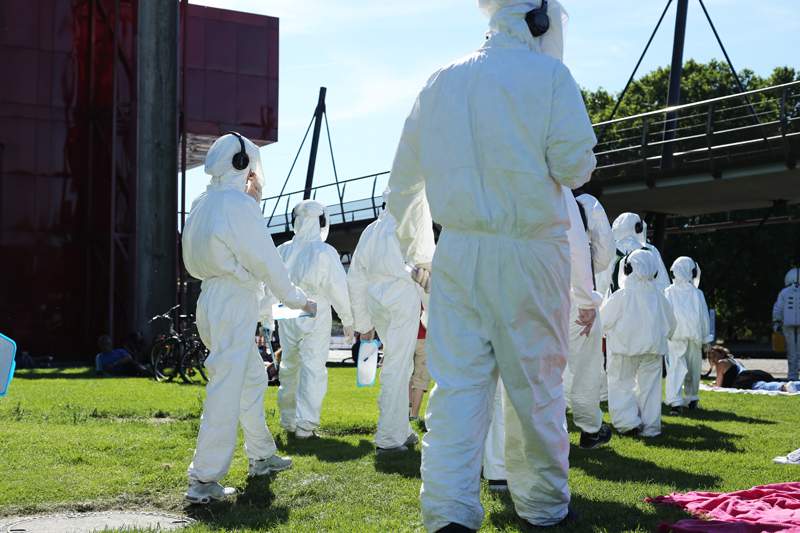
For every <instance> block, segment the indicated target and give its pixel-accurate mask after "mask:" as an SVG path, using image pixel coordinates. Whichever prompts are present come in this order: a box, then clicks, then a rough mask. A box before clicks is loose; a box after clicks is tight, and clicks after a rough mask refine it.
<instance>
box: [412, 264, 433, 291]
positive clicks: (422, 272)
mask: <svg viewBox="0 0 800 533" xmlns="http://www.w3.org/2000/svg"><path fill="white" fill-rule="evenodd" d="M415 266H416V267H417V271H416V272H415V273H414V281H416V282H417V283H419V285H420V287H422V288H423V289H425V292H426V293H428V294H430V293H431V270H432V265H431V264H430V263H419V264H417V265H415Z"/></svg>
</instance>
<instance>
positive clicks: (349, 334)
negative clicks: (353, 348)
mask: <svg viewBox="0 0 800 533" xmlns="http://www.w3.org/2000/svg"><path fill="white" fill-rule="evenodd" d="M355 336H356V330H354V329H353V326H345V327H344V342H345V343H346V344H350V343H351V342H353V339H354V338H355Z"/></svg>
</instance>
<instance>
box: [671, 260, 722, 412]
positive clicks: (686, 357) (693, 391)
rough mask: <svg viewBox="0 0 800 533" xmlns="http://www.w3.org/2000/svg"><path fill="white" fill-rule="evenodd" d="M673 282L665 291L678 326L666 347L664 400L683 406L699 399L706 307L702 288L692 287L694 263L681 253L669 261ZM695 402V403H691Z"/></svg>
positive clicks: (707, 334)
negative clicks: (667, 353)
mask: <svg viewBox="0 0 800 533" xmlns="http://www.w3.org/2000/svg"><path fill="white" fill-rule="evenodd" d="M670 270H671V271H672V276H673V279H672V285H670V286H669V287H668V288H667V290H666V292H665V293H664V294H665V296H666V297H667V301H668V302H669V303H670V305H671V306H672V312H673V313H674V314H675V320H676V321H677V327H676V328H675V333H673V334H672V338H671V339H670V341H669V343H668V346H669V356H668V365H667V379H666V381H665V382H664V393H665V397H664V403H665V404H667V405H669V406H672V407H682V406H684V405H689V404H690V403H692V402H699V401H700V396H699V394H698V391H699V390H700V374H701V373H702V366H703V352H702V349H703V345H704V344H707V343H709V342H711V341H712V340H713V339H712V337H711V326H710V323H709V320H708V307H707V306H706V299H705V296H703V293H702V291H700V289H698V288H697V287H695V286H694V281H695V279H696V278H697V277H698V276H699V270H700V269H699V268H698V266H697V263H695V262H694V260H692V258H690V257H686V256H681V257H679V258H677V259H676V260H675V262H674V263H672V268H671V269H670ZM694 405H697V404H694Z"/></svg>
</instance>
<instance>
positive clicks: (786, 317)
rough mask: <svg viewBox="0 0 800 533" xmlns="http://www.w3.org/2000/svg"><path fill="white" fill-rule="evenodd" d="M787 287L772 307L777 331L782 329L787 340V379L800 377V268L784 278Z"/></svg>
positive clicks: (792, 270)
mask: <svg viewBox="0 0 800 533" xmlns="http://www.w3.org/2000/svg"><path fill="white" fill-rule="evenodd" d="M783 281H784V284H785V285H786V287H785V288H784V289H783V290H782V291H781V292H780V293H779V294H778V298H777V299H776V300H775V305H774V306H773V307H772V321H773V322H774V323H775V330H776V331H777V329H778V328H779V327H780V328H782V330H783V336H784V338H785V339H786V359H787V360H788V373H787V379H789V380H790V381H793V380H797V379H798V378H799V377H800V355H799V352H800V350H798V344H800V343H798V342H797V341H798V339H797V336H798V334H799V333H800V268H793V269H791V270H790V271H789V272H787V273H786V277H784V280H783Z"/></svg>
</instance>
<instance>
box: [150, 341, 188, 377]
mask: <svg viewBox="0 0 800 533" xmlns="http://www.w3.org/2000/svg"><path fill="white" fill-rule="evenodd" d="M179 352H180V349H179V345H176V344H174V343H171V342H168V343H165V344H164V347H163V348H162V349H161V351H160V352H159V353H158V355H157V356H156V360H155V364H154V365H153V374H154V375H155V378H156V381H172V380H173V379H174V378H175V376H177V375H178V374H179V372H180V360H181V358H180V353H179Z"/></svg>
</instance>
